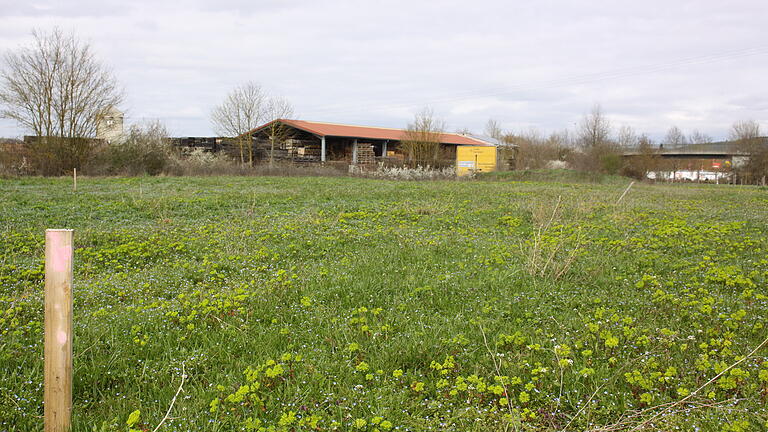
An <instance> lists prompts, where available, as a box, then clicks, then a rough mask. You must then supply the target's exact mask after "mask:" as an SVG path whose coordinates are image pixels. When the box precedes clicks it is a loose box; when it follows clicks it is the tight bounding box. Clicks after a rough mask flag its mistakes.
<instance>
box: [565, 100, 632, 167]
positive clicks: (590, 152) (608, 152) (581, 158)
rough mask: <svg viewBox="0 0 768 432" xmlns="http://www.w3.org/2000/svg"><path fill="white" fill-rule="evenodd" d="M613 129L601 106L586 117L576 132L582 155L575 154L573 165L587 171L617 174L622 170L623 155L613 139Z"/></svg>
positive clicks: (596, 106)
mask: <svg viewBox="0 0 768 432" xmlns="http://www.w3.org/2000/svg"><path fill="white" fill-rule="evenodd" d="M612 132H613V129H612V127H611V123H610V121H609V120H608V118H607V117H606V116H605V114H603V111H602V109H601V108H600V105H595V106H594V107H593V108H592V111H591V112H590V113H589V114H587V115H586V116H584V118H583V119H582V120H581V123H580V124H579V127H578V129H577V131H576V142H577V143H578V145H579V147H581V153H574V154H573V164H574V166H576V167H577V168H580V169H583V170H587V171H601V172H606V173H609V174H615V173H616V172H618V171H619V169H620V168H621V155H620V153H619V150H618V148H617V145H616V142H615V141H613V139H612V138H611V135H612Z"/></svg>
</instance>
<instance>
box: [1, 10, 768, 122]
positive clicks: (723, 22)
mask: <svg viewBox="0 0 768 432" xmlns="http://www.w3.org/2000/svg"><path fill="white" fill-rule="evenodd" d="M5 3H7V4H8V7H5V4H4V3H3V4H1V5H0V6H2V7H0V11H2V12H0V14H2V15H3V22H4V26H3V27H2V28H0V50H6V49H13V48H14V47H16V46H18V45H19V44H21V43H24V42H25V41H27V40H28V39H29V37H28V35H29V32H30V30H31V29H32V28H35V27H37V28H47V27H51V26H53V25H59V26H61V27H63V28H73V29H75V30H76V31H77V33H78V34H79V35H80V36H81V37H82V38H84V39H87V40H89V41H90V42H91V43H92V44H93V46H94V48H95V50H96V51H97V53H98V54H99V56H100V57H101V58H102V59H103V60H104V62H105V63H107V64H109V65H111V66H112V67H113V69H114V70H115V73H116V75H117V76H118V78H119V79H120V81H121V83H122V84H123V85H124V87H125V89H126V93H127V95H128V100H127V103H126V107H125V108H127V109H128V111H129V113H130V116H131V117H132V118H133V119H141V118H160V119H161V120H164V121H166V122H167V123H168V124H169V126H170V128H171V130H172V131H173V132H174V133H175V134H179V135H207V134H211V133H212V132H211V129H210V124H209V121H208V114H209V112H210V109H211V107H212V106H213V105H215V104H216V103H218V101H219V100H220V99H221V98H222V97H223V95H224V94H225V93H226V92H227V91H228V90H229V89H230V88H231V87H233V86H235V85H237V84H240V83H242V82H244V81H247V80H252V81H255V82H258V83H260V84H262V85H263V86H264V87H265V88H266V89H267V90H269V91H272V92H273V93H276V94H281V95H283V96H285V97H287V98H288V99H289V100H291V101H292V102H293V104H294V105H295V106H296V111H297V114H298V115H299V116H300V117H302V118H306V119H310V120H321V121H323V120H324V121H336V122H350V123H361V124H374V125H382V126H393V127H401V126H404V125H405V124H406V123H407V122H408V121H409V120H411V117H412V115H413V113H414V112H415V111H417V110H419V109H420V108H421V107H423V106H425V105H429V106H432V107H433V108H434V110H435V112H436V114H438V115H440V116H441V117H443V118H444V119H445V120H446V122H447V123H448V125H449V127H450V128H451V129H459V128H465V127H466V128H470V129H474V130H478V131H479V130H481V129H482V127H483V125H484V123H485V122H486V121H487V119H488V118H494V119H497V120H498V121H499V122H500V123H501V124H502V125H503V126H504V127H506V128H509V129H515V130H517V129H522V128H529V127H538V128H540V129H542V130H543V131H545V132H547V131H551V130H555V129H561V128H565V127H571V126H573V124H574V123H575V122H577V121H578V120H579V118H580V117H581V116H582V115H583V114H584V113H586V112H588V111H589V109H590V108H591V106H592V105H593V104H594V103H600V104H601V105H602V106H603V108H604V110H605V112H606V113H608V115H610V116H611V118H612V120H613V122H614V123H615V124H617V125H618V124H629V125H631V126H633V127H635V128H636V129H638V130H641V131H645V132H648V133H650V134H651V135H654V136H657V137H661V136H663V134H664V132H665V131H666V129H667V128H668V127H669V126H671V125H673V124H676V125H678V126H679V127H681V128H683V129H684V130H692V129H699V130H701V131H704V132H706V133H709V134H711V135H713V136H715V137H723V136H725V135H726V134H727V128H728V127H729V125H730V124H731V123H732V122H733V121H735V120H739V119H744V118H752V119H756V120H758V121H761V122H762V123H763V124H764V125H765V126H767V127H768V110H767V107H766V102H765V100H766V98H765V95H766V92H768V82H767V81H766V80H765V79H764V78H763V77H764V75H765V71H766V70H767V69H768V45H766V44H768V42H766V41H768V30H766V27H765V26H764V23H763V21H764V19H763V17H765V16H768V4H766V3H765V2H763V1H759V0H752V1H747V0H741V1H739V0H737V1H732V2H727V3H726V2H719V1H712V0H701V1H676V2H669V1H660V0H650V1H646V2H635V1H596V2H588V3H587V2H581V1H565V0H561V1H555V0H544V1H540V2H535V3H530V4H528V3H518V2H505V1H490V0H489V1H477V2H472V3H467V2H464V1H461V2H460V1H454V0H446V1H440V2H431V1H425V2H413V1H405V0H402V1H401V0H390V1H381V2H376V3H375V4H373V3H372V2H360V1H346V0H338V1H330V0H328V1H296V2H283V1H276V0H275V1H259V2H252V1H245V0H242V1H241V0H220V1H216V2H206V1H186V2H180V3H177V2H174V3H173V4H163V3H160V4H159V5H158V4H157V3H156V2H150V1H136V2H130V3H125V2H123V3H117V2H95V1H92V0H88V1H81V0H76V1H67V2H64V1H60V2H54V1H47V2H44V1H38V2H31V3H29V4H24V5H16V3H11V2H5ZM21 133H22V132H21V131H19V130H17V129H16V127H15V126H14V125H13V124H11V123H9V122H7V121H4V120H0V135H6V136H7V135H20V134H21Z"/></svg>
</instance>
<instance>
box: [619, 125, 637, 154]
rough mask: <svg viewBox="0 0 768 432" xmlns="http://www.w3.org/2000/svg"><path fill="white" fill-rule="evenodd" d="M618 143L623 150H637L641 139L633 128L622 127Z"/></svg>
mask: <svg viewBox="0 0 768 432" xmlns="http://www.w3.org/2000/svg"><path fill="white" fill-rule="evenodd" d="M617 143H618V145H619V147H622V148H627V149H629V148H635V147H637V146H638V144H639V143H640V137H638V136H637V134H636V133H635V130H634V129H632V127H631V126H622V127H620V128H619V135H618V141H617Z"/></svg>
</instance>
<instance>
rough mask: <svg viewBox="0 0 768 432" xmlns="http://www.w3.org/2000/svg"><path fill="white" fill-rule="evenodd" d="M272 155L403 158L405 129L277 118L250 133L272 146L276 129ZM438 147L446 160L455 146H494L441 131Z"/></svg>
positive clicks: (314, 158)
mask: <svg viewBox="0 0 768 432" xmlns="http://www.w3.org/2000/svg"><path fill="white" fill-rule="evenodd" d="M278 126H279V130H280V131H281V132H280V134H279V135H280V136H279V137H278V138H277V139H276V140H275V141H276V142H275V152H276V154H275V157H276V158H279V159H285V158H289V159H292V160H297V161H318V162H326V161H344V162H347V163H350V164H358V163H359V164H366V163H372V162H374V161H375V160H378V159H381V158H388V157H389V158H402V157H403V154H402V153H401V151H400V143H401V141H402V140H403V139H404V137H405V134H406V130H405V129H395V128H383V127H370V126H355V125H347V124H338V123H323V122H313V121H306V120H289V119H279V120H275V121H273V122H269V123H267V124H264V125H262V126H259V127H257V128H256V129H254V130H252V131H250V132H249V134H250V135H251V136H252V137H253V139H254V143H255V145H256V146H257V148H260V149H262V150H263V151H269V149H271V144H272V143H271V139H270V138H271V137H273V136H274V135H273V134H274V131H275V130H277V129H278ZM439 141H440V147H441V150H442V152H443V154H444V158H445V159H446V160H453V159H454V158H455V155H456V147H457V146H493V145H494V144H493V143H491V142H489V141H486V140H483V139H480V138H476V137H472V136H468V135H463V134H457V133H442V134H440V137H439Z"/></svg>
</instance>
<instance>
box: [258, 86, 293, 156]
mask: <svg viewBox="0 0 768 432" xmlns="http://www.w3.org/2000/svg"><path fill="white" fill-rule="evenodd" d="M292 116H293V105H291V103H290V102H288V100H287V99H284V98H280V97H275V98H270V99H269V100H268V101H267V104H266V106H265V110H264V121H266V122H270V123H268V125H267V128H266V133H267V134H268V135H269V167H270V168H272V167H273V166H274V163H275V144H276V143H281V142H284V141H285V140H287V139H289V138H290V137H291V133H292V131H293V129H291V128H289V127H287V126H286V125H285V124H283V122H279V121H275V120H279V119H286V118H290V117H292Z"/></svg>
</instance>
